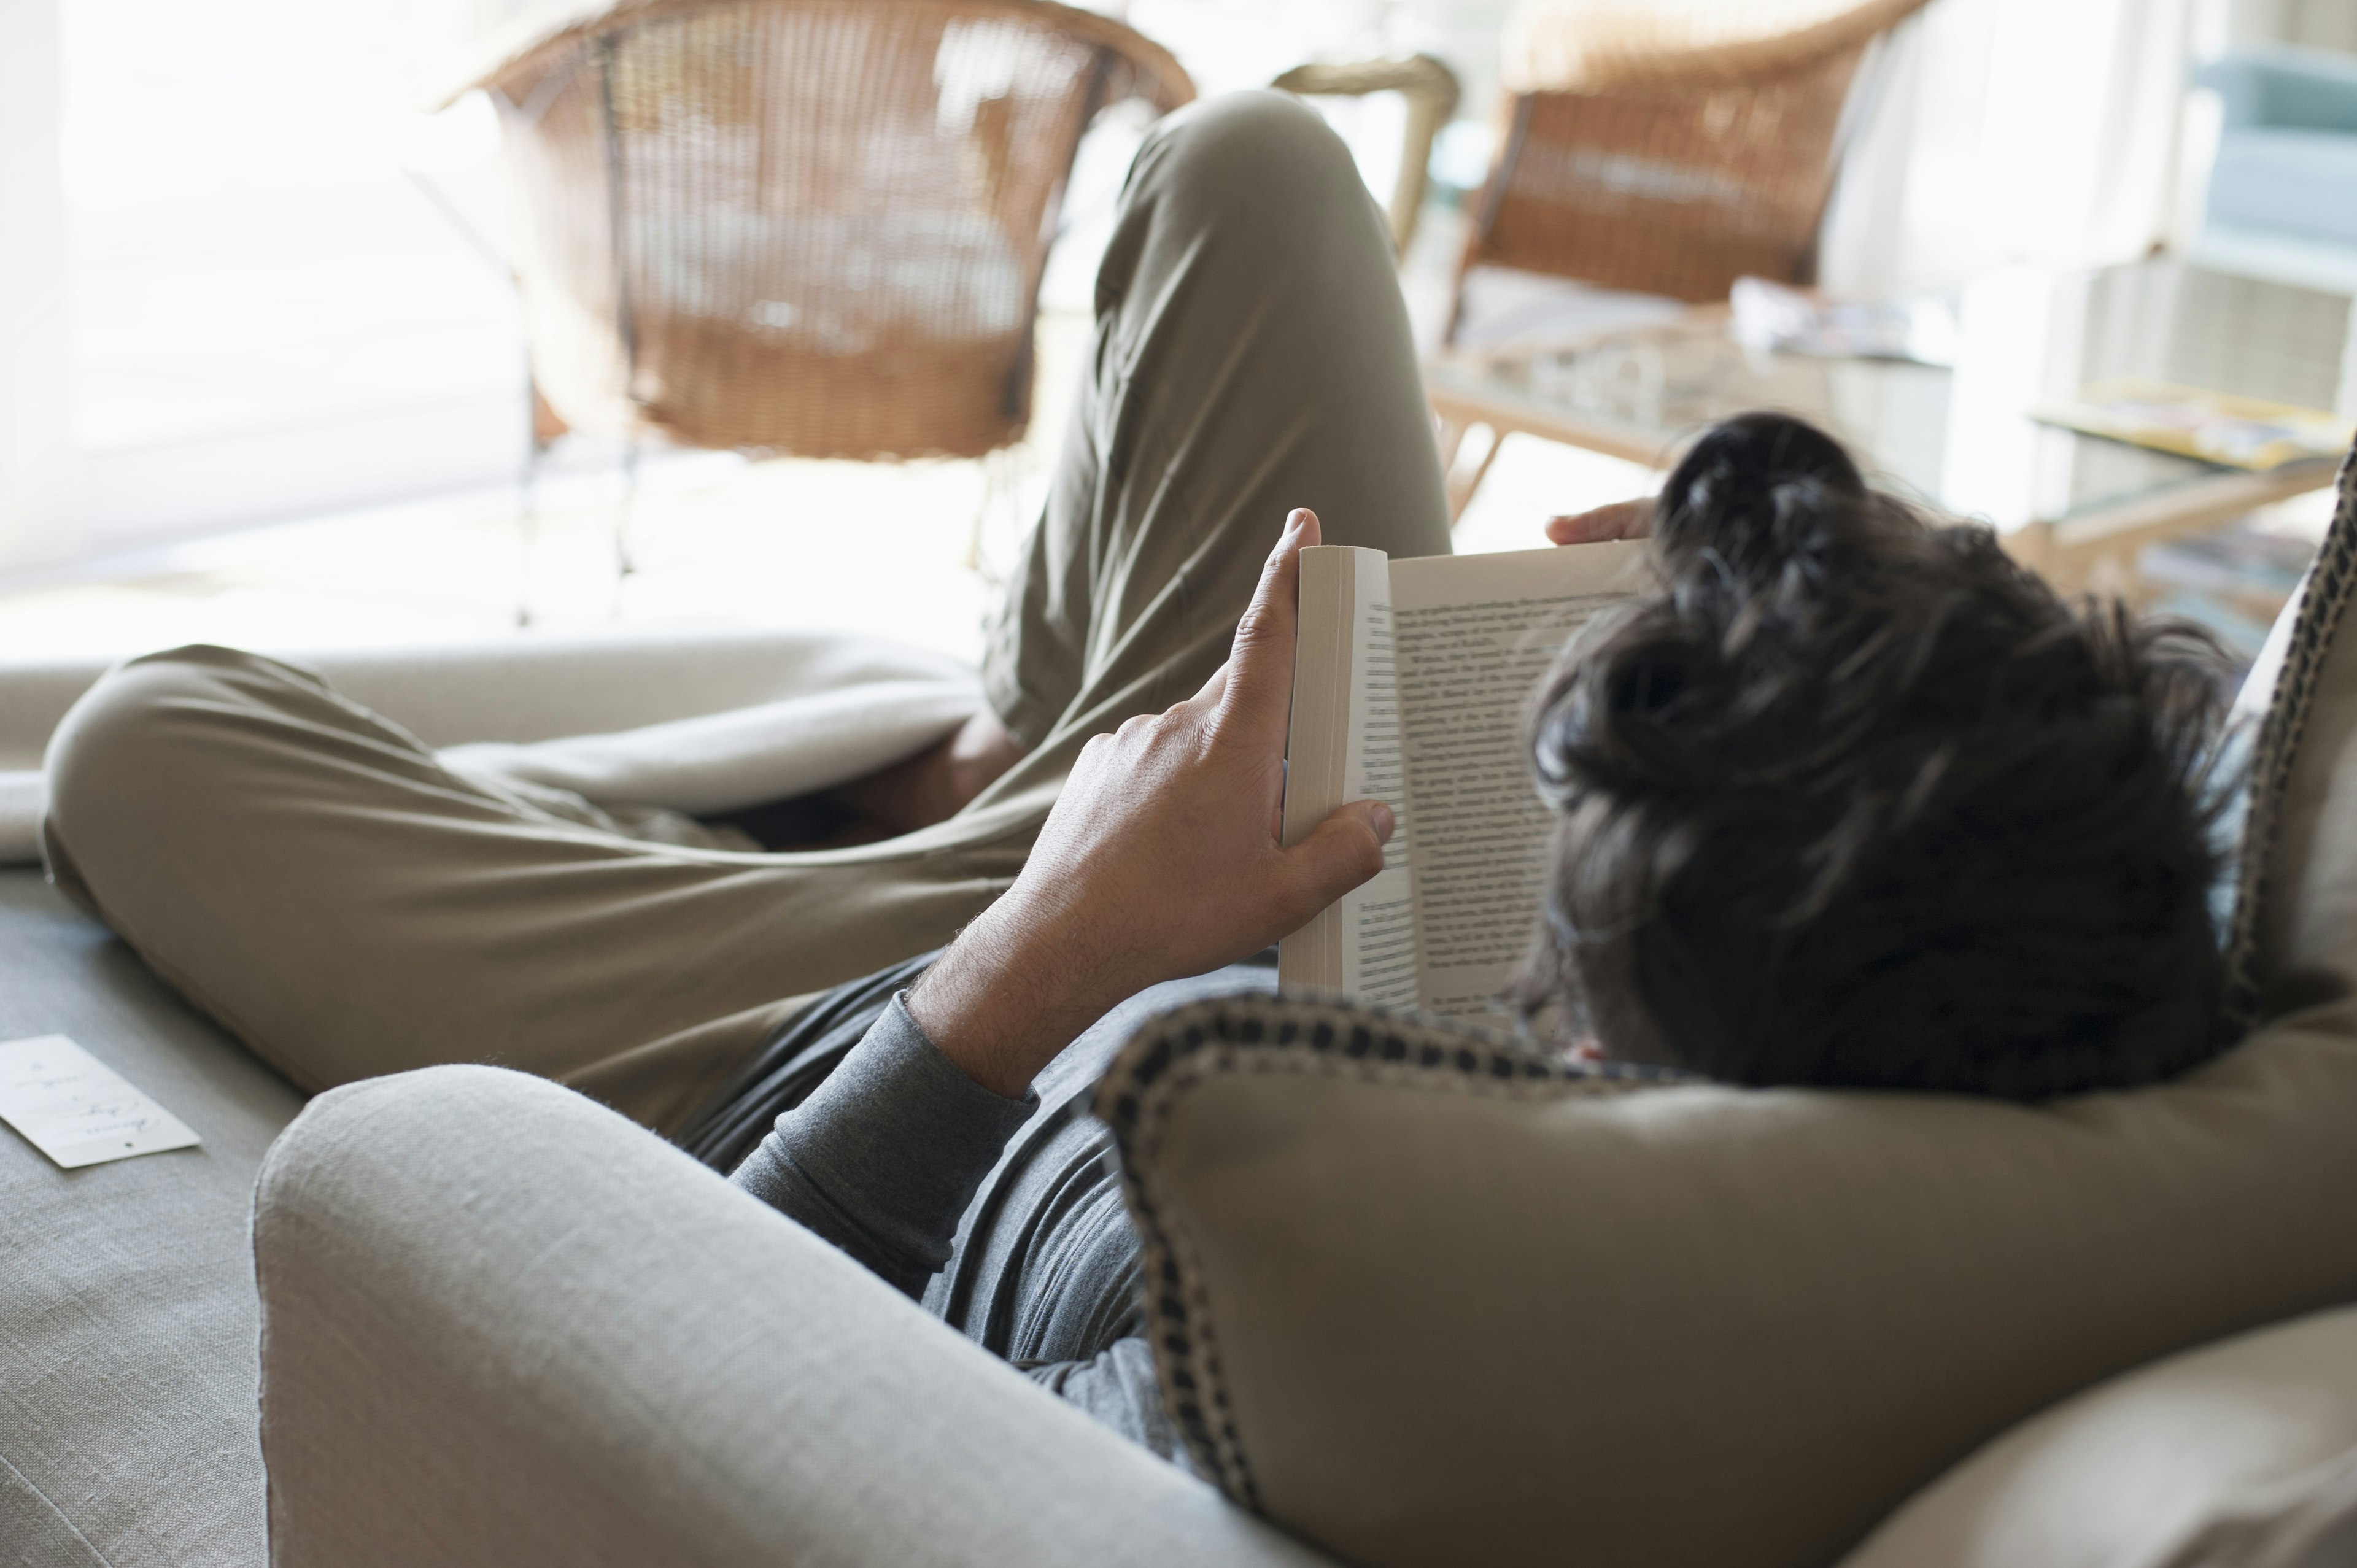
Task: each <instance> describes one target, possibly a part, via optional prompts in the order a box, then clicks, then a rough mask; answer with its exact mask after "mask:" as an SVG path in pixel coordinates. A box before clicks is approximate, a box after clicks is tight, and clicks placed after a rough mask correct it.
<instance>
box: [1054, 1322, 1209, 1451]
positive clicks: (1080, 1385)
mask: <svg viewBox="0 0 2357 1568" xmlns="http://www.w3.org/2000/svg"><path fill="white" fill-rule="evenodd" d="M1021 1370H1022V1373H1023V1375H1024V1376H1025V1377H1027V1378H1029V1379H1030V1380H1032V1381H1033V1382H1035V1383H1038V1384H1039V1386H1040V1387H1041V1388H1044V1389H1046V1390H1047V1391H1049V1393H1052V1394H1056V1395H1058V1396H1060V1398H1062V1399H1064V1400H1066V1401H1067V1402H1071V1403H1072V1404H1075V1405H1078V1406H1079V1407H1080V1408H1081V1409H1082V1410H1084V1411H1086V1412H1088V1413H1089V1414H1090V1415H1092V1416H1093V1417H1094V1418H1096V1419H1097V1420H1098V1421H1101V1422H1103V1423H1104V1424H1105V1425H1107V1426H1110V1427H1112V1428H1113V1429H1114V1431H1115V1432H1118V1433H1120V1434H1122V1435H1123V1436H1124V1437H1126V1438H1128V1439H1130V1441H1132V1442H1134V1443H1137V1444H1142V1445H1143V1446H1145V1447H1147V1448H1150V1449H1152V1450H1153V1451H1154V1452H1155V1453H1157V1454H1159V1455H1162V1457H1164V1458H1165V1459H1168V1460H1169V1461H1170V1462H1171V1463H1172V1464H1174V1465H1176V1466H1179V1468H1180V1469H1182V1470H1185V1471H1188V1472H1189V1473H1190V1474H1191V1473H1193V1471H1194V1468H1195V1466H1194V1465H1193V1464H1192V1463H1191V1462H1189V1459H1188V1457H1187V1444H1185V1443H1184V1442H1183V1441H1181V1440H1180V1438H1179V1429H1178V1428H1177V1427H1175V1426H1173V1425H1171V1424H1170V1418H1169V1416H1168V1415H1167V1414H1166V1413H1164V1412H1163V1409H1162V1388H1161V1384H1160V1383H1159V1382H1158V1381H1157V1379H1156V1377H1155V1373H1154V1351H1153V1349H1152V1348H1150V1347H1149V1346H1148V1345H1147V1344H1146V1340H1145V1339H1144V1338H1143V1337H1135V1336H1134V1337H1130V1338H1127V1339H1116V1340H1114V1342H1113V1343H1112V1344H1111V1345H1109V1346H1107V1347H1106V1348H1105V1349H1104V1351H1103V1354H1101V1355H1098V1356H1095V1357H1092V1359H1089V1360H1086V1361H1052V1362H1049V1363H1046V1364H1044V1365H1034V1366H1024V1367H1022V1368H1021Z"/></svg>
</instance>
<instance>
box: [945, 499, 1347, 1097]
mask: <svg viewBox="0 0 2357 1568" xmlns="http://www.w3.org/2000/svg"><path fill="white" fill-rule="evenodd" d="M1316 542H1318V518H1317V515H1316V514H1315V513H1313V512H1310V511H1308V510H1297V511H1295V512H1294V513H1293V514H1292V515H1291V516H1290V517H1289V518H1287V519H1286V530H1285V534H1284V537H1282V538H1281V539H1279V540H1278V541H1277V545H1276V549H1275V551H1274V552H1273V553H1271V554H1270V556H1269V558H1268V564H1267V565H1266V566H1265V567H1264V568H1263V569H1262V572H1261V578H1260V586H1259V587H1258V589H1257V590H1255V591H1254V595H1253V601H1252V605H1251V607H1249V608H1248V609H1246V610H1245V611H1244V616H1243V621H1242V623H1241V624H1239V625H1238V626H1237V628H1236V637H1235V643H1234V646H1233V650H1232V653H1231V654H1230V656H1229V660H1228V662H1227V663H1226V664H1225V665H1223V666H1222V668H1221V669H1220V671H1218V673H1216V674H1214V675H1213V676H1212V677H1211V680H1210V681H1209V682H1206V683H1205V684H1204V687H1203V689H1202V690H1201V691H1200V692H1198V693H1196V694H1195V695H1194V696H1192V697H1190V698H1189V699H1188V700H1187V701H1185V702H1183V703H1178V704H1177V705H1175V706H1173V707H1171V708H1169V709H1168V710H1167V711H1166V712H1163V713H1161V714H1153V715H1150V716H1149V715H1140V716H1139V717H1136V718H1133V719H1131V720H1129V721H1128V722H1127V723H1125V724H1124V725H1122V726H1121V728H1120V729H1119V730H1117V731H1115V732H1114V734H1112V735H1101V736H1096V737H1094V738H1093V739H1092V740H1091V741H1090V742H1089V744H1088V746H1086V747H1085V748H1084V749H1083V750H1082V752H1081V756H1080V759H1079V761H1078V762H1076V763H1075V764H1074V765H1073V768H1072V773H1071V779H1069V780H1068V781H1067V782H1066V784H1065V786H1064V789H1063V792H1062V794H1061V795H1060V796H1059V797H1058V799H1057V801H1056V806H1055V809H1054V810H1053V811H1050V812H1049V816H1048V821H1047V824H1046V825H1045V826H1044V827H1042V828H1041V829H1040V832H1039V843H1037V844H1036V845H1035V846H1034V847H1033V848H1032V851H1031V855H1030V859H1029V860H1028V862H1027V863H1026V864H1025V865H1024V868H1023V873H1022V875H1020V876H1018V877H1017V878H1016V881H1015V886H1013V887H1011V888H1009V889H1008V890H1007V892H1006V896H1005V897H1002V898H1000V899H999V900H998V902H996V904H993V905H992V906H991V907H990V908H988V909H986V910H985V911H984V912H983V913H982V915H980V916H979V917H978V918H975V920H974V923H973V924H972V925H970V926H968V927H967V928H966V929H965V930H964V931H963V933H961V934H960V935H959V937H958V940H956V941H955V942H953V943H952V944H951V946H950V950H949V951H947V952H946V953H943V954H942V958H941V960H940V961H939V962H937V963H935V964H934V965H933V967H932V968H931V970H930V971H928V972H926V974H925V976H924V978H923V979H922V980H920V982H918V983H917V986H916V989H915V990H914V992H913V993H911V994H910V996H909V1012H910V1014H911V1015H913V1016H914V1017H915V1019H916V1021H917V1024H918V1026H920V1028H922V1029H923V1030H924V1031H925V1033H926V1034H927V1035H928V1036H931V1039H932V1041H933V1043H934V1044H935V1045H937V1046H939V1047H941V1049H942V1053H943V1054H944V1055H946V1056H948V1057H949V1058H950V1059H951V1060H952V1061H954V1062H956V1063H957V1065H958V1066H959V1067H960V1068H961V1069H963V1070H964V1071H965V1073H966V1074H967V1076H969V1077H971V1078H973V1079H974V1080H975V1081H976V1082H978V1083H980V1084H982V1085H983V1086H984V1087H985V1088H987V1089H990V1090H994V1091H996V1092H997V1093H1000V1094H1004V1095H1006V1096H1008V1097H1010V1098H1014V1097H1017V1096H1020V1095H1021V1094H1023V1093H1024V1092H1025V1091H1026V1090H1028V1087H1029V1085H1030V1082H1031V1079H1032V1078H1033V1077H1034V1076H1035V1075H1036V1074H1037V1073H1038V1072H1039V1069H1041V1068H1042V1067H1044V1066H1046V1065H1047V1064H1048V1062H1049V1061H1050V1060H1051V1059H1053V1058H1054V1057H1055V1055H1056V1053H1057V1052H1058V1051H1060V1050H1061V1049H1063V1048H1064V1047H1065V1046H1066V1045H1068V1044H1070V1043H1071V1040H1072V1039H1073V1038H1074V1036H1077V1035H1079V1034H1080V1032H1081V1031H1082V1029H1084V1028H1086V1027H1088V1026H1089V1025H1091V1024H1092V1023H1094V1022H1095V1021H1096V1020H1097V1019H1098V1018H1099V1017H1101V1016H1103V1014H1104V1013H1105V1012H1106V1011H1107V1010H1108V1009H1110V1008H1111V1007H1113V1006H1114V1004H1116V1003H1119V1002H1121V1001H1123V1000H1124V999H1125V998H1127V997H1129V996H1131V995H1134V994H1135V993H1137V992H1139V991H1142V990H1144V989H1145V988H1146V986H1148V985H1152V984H1154V983H1157V982H1158V981H1164V980H1175V979H1178V978H1179V977H1181V976H1183V975H1189V974H1200V973H1202V972H1205V971H1207V970H1211V969H1216V968H1218V967H1219V966H1220V965H1222V964H1224V963H1232V962H1234V961H1237V960H1238V959H1243V958H1247V957H1249V956H1251V955H1252V954H1254V953H1255V952H1258V951H1260V950H1262V949H1263V948H1265V947H1266V946H1268V944H1269V943H1271V942H1273V941H1275V940H1278V939H1279V938H1281V937H1285V936H1288V935H1290V934H1291V933H1293V932H1294V931H1296V930H1298V929H1300V928H1301V927H1302V926H1303V925H1305V924H1307V923H1308V920H1309V918H1311V917H1312V916H1314V915H1316V914H1317V913H1318V911H1319V910H1320V909H1323V908H1325V907H1326V906H1327V905H1329V904H1330V903H1332V902H1333V901H1334V900H1335V899H1337V898H1339V897H1341V896H1342V895H1343V894H1345V893H1347V892H1349V891H1350V890H1351V888H1353V887H1356V886H1359V885H1360V884H1361V883H1362V882H1364V881H1366V880H1367V879H1368V878H1369V877H1371V876H1372V875H1374V874H1375V873H1376V872H1377V871H1379V870H1381V869H1382V868H1383V843H1384V841H1386V840H1387V839H1389V838H1390V837H1391V835H1392V828H1393V821H1392V813H1391V810H1390V808H1388V807H1386V806H1385V805H1383V803H1382V802H1381V801H1379V800H1359V801H1354V802H1352V803H1351V804H1349V805H1346V806H1341V807H1338V808H1337V809H1336V810H1335V811H1334V812H1333V814H1332V815H1330V816H1329V817H1328V818H1327V819H1326V820H1325V821H1324V822H1321V823H1319V824H1318V827H1317V829H1316V830H1315V831H1314V832H1311V833H1310V834H1309V835H1308V837H1306V838H1304V839H1303V840H1302V841H1301V842H1300V843H1297V844H1294V845H1292V846H1291V847H1290V848H1288V847H1286V846H1285V845H1284V844H1283V843H1280V842H1279V833H1280V825H1281V822H1282V809H1283V803H1284V794H1285V740H1286V723H1287V715H1288V714H1289V711H1290V708H1291V703H1292V697H1293V635H1294V625H1295V618H1296V613H1297V594H1298V589H1299V585H1300V578H1301V551H1302V549H1303V547H1304V546H1306V545H1309V544H1315V543H1316Z"/></svg>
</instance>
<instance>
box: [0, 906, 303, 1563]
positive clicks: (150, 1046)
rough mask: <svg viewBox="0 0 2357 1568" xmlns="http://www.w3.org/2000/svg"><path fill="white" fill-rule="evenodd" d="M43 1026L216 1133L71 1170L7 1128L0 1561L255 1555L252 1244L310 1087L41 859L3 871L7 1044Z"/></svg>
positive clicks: (0, 1163) (0, 1288)
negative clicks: (270, 1176) (170, 977)
mask: <svg viewBox="0 0 2357 1568" xmlns="http://www.w3.org/2000/svg"><path fill="white" fill-rule="evenodd" d="M46 1034H63V1035H70V1036H72V1037H73V1038H74V1039H75V1040H77V1041H79V1042H80V1043H81V1045H82V1046H83V1047H86V1048H87V1049H88V1050H89V1051H90V1053H91V1055H92V1056H94V1057H96V1058H99V1059H100V1060H101V1061H102V1062H105V1063H106V1064H107V1065H108V1066H110V1067H112V1068H113V1069H115V1070H116V1071H118V1072H120V1073H121V1074H123V1076H124V1078H126V1079H130V1080H131V1081H132V1082H133V1083H134V1084H135V1085H137V1086H138V1087H139V1088H140V1089H143V1090H146V1091H147V1092H148V1093H149V1094H151V1095H153V1096H154V1097H155V1098H156V1100H157V1101H159V1102H161V1103H162V1104H163V1106H164V1107H165V1108H166V1109H167V1110H168V1111H170V1112H172V1113H173V1114H175V1115H177V1116H178V1117H179V1118H180V1119H181V1120H182V1121H184V1122H187V1123H188V1125H189V1126H190V1127H192V1128H194V1129H195V1130H196V1132H197V1133H198V1135H199V1137H200V1138H202V1139H203V1141H204V1142H203V1146H202V1147H200V1148H195V1149H183V1150H178V1151H175V1152H173V1153H170V1154H162V1155H145V1156H143V1157H141V1158H138V1159H132V1160H124V1161H120V1162H117V1163H115V1164H113V1165H91V1166H88V1167H85V1168H84V1169H81V1170H78V1171H61V1170H59V1169H58V1168H57V1167H56V1166H55V1165H51V1164H50V1163H49V1162H48V1159H47V1158H46V1157H45V1156H43V1155H41V1154H40V1153H39V1152H38V1151H37V1150H36V1149H35V1148H34V1147H33V1146H32V1145H31V1144H28V1143H27V1142H25V1140H23V1139H22V1138H20V1137H18V1136H17V1135H16V1133H14V1132H11V1131H9V1130H7V1129H5V1128H0V1559H5V1561H7V1562H10V1563H16V1562H24V1563H43V1564H49V1563H55V1564H59V1568H83V1565H85V1564H89V1565H96V1564H100V1563H104V1564H110V1565H112V1568H149V1565H153V1568H166V1565H167V1564H168V1565H170V1568H260V1565H261V1563H263V1561H264V1556H265V1554H266V1549H265V1543H264V1511H263V1477H262V1451H261V1447H260V1444H259V1440H258V1436H257V1430H256V1428H257V1391H256V1376H257V1373H256V1367H257V1360H256V1354H255V1336H256V1332H257V1308H256V1305H255V1296H254V1289H253V1262H252V1260H251V1258H250V1257H249V1255H248V1253H247V1250H246V1236H247V1230H248V1217H249V1214H250V1212H251V1209H252V1207H253V1179H254V1174H255V1172H256V1171H257V1170H259V1169H260V1168H261V1164H262V1155H263V1151H264V1149H266V1148H267V1147H268V1146H269V1144H270V1141H271V1139H272V1138H274V1136H276V1135H277V1133H278V1130H279V1129H280V1128H282V1127H284V1126H285V1124H286V1123H287V1122H289V1121H291V1120H293V1118H294V1116H295V1113H296V1112H297V1111H298V1110H300V1109H301V1108H302V1100H301V1097H300V1096H298V1095H297V1094H296V1092H295V1090H292V1089H290V1088H289V1087H287V1085H286V1084H285V1083H284V1082H282V1081H281V1080H280V1079H277V1078H276V1077H275V1076H274V1075H273V1074H272V1073H271V1072H270V1071H269V1069H266V1068H264V1067H263V1066H262V1064H261V1063H260V1062H258V1061H256V1060H255V1059H254V1058H253V1057H252V1056H250V1055H248V1054H247V1053H246V1052H245V1050H244V1049H243V1048H242V1047H239V1046H236V1045H234V1044H232V1043H231V1041H229V1040H228V1039H227V1038H225V1037H224V1036H222V1035H221V1033H220V1032H219V1031H217V1030H215V1029H214V1028H213V1027H212V1026H210V1025H209V1024H207V1023H206V1022H204V1021H203V1020H202V1019H200V1018H199V1017H197V1016H196V1015H194V1014H192V1013H191V1012H189V1010H188V1008H187V1007H186V1006H185V1005H183V1004H181V1003H180V1002H179V1001H178V999H177V998H176V997H174V996H173V995H172V994H171V993H169V992H167V991H166V990H165V989H164V987H163V985H162V984H161V983H159V982H158V981H156V978H155V977H154V976H153V975H152V974H150V973H149V972H147V970H146V969H145V966H143V965H142V964H141V963H140V962H139V961H138V960H137V959H136V958H134V957H133V956H132V955H131V952H130V950H128V949H126V948H124V946H123V945H122V944H121V943H120V942H117V941H115V940H113V937H111V936H110V935H109V934H108V933H107V932H106V931H105V930H104V929H102V928H100V927H99V926H98V925H96V924H95V923H94V922H92V921H91V920H89V919H86V918H83V917H82V916H81V914H79V913H77V912H76V911H74V910H73V909H72V908H70V906H68V905H67V903H66V902H65V900H64V899H63V898H61V897H59V896H58V895H57V894H56V893H54V892H52V891H51V890H50V889H49V888H48V886H46V885H44V884H43V882H42V881H41V878H40V875H39V874H38V873H36V872H24V871H12V872H6V873H0V1039H16V1038H19V1037H21V1036H27V1035H46Z"/></svg>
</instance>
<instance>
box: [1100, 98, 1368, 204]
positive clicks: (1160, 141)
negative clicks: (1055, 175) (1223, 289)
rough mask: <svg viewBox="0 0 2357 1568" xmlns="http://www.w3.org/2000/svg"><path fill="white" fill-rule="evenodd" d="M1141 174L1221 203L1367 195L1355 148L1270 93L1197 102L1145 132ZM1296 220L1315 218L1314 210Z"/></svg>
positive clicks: (1298, 105)
mask: <svg viewBox="0 0 2357 1568" xmlns="http://www.w3.org/2000/svg"><path fill="white" fill-rule="evenodd" d="M1137 171H1138V172H1137V176H1136V177H1137V178H1138V179H1140V180H1141V181H1146V180H1151V181H1153V182H1156V183H1157V184H1160V185H1165V186H1170V187H1176V188H1182V189H1186V190H1189V191H1203V192H1216V193H1218V194H1219V195H1220V196H1221V197H1222V198H1224V199H1237V198H1243V199H1254V198H1258V199H1265V200H1269V201H1273V202H1281V203H1284V204H1285V205H1286V206H1288V207H1294V208H1297V207H1299V205H1300V204H1301V203H1303V202H1304V201H1305V200H1307V201H1311V202H1315V201H1317V200H1318V199H1331V198H1333V197H1335V196H1345V197H1347V198H1348V199H1351V200H1352V201H1355V202H1358V203H1361V204H1364V203H1365V202H1367V201H1368V200H1369V199H1370V198H1369V197H1368V194H1367V191H1366V188H1365V186H1364V185H1363V184H1362V183H1361V180H1360V177H1359V166H1358V165H1357V163H1356V162H1354V161H1353V160H1352V158H1351V149H1350V148H1349V147H1348V146H1347V145H1344V144H1343V141H1342V138H1341V137H1340V136H1338V135H1336V134H1334V129H1333V127H1332V126H1330V125H1329V124H1326V122H1325V120H1324V119H1323V118H1321V117H1320V116H1319V115H1318V112H1317V111H1316V110H1313V109H1311V108H1309V107H1308V105H1307V104H1305V103H1303V102H1301V101H1300V100H1299V99H1297V98H1295V97H1293V96H1292V95H1291V94H1289V93H1284V92H1277V91H1273V90H1271V89H1268V88H1254V89H1252V90H1250V91H1243V92H1226V93H1222V94H1221V95H1220V96H1218V97H1216V98H1206V99H1198V100H1196V101H1195V102H1192V103H1189V104H1188V105H1187V106H1186V107H1185V108H1183V109H1180V110H1178V111H1176V112H1175V113H1170V114H1168V115H1166V116H1164V117H1163V118H1162V119H1161V120H1159V121H1157V122H1156V124H1155V125H1154V128H1153V129H1152V130H1151V131H1149V132H1147V134H1146V145H1144V146H1143V147H1142V148H1140V149H1139V152H1138V156H1137ZM1299 216H1300V217H1301V218H1302V219H1303V220H1312V219H1313V217H1314V213H1313V212H1311V211H1303V212H1301V213H1300V214H1299Z"/></svg>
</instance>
